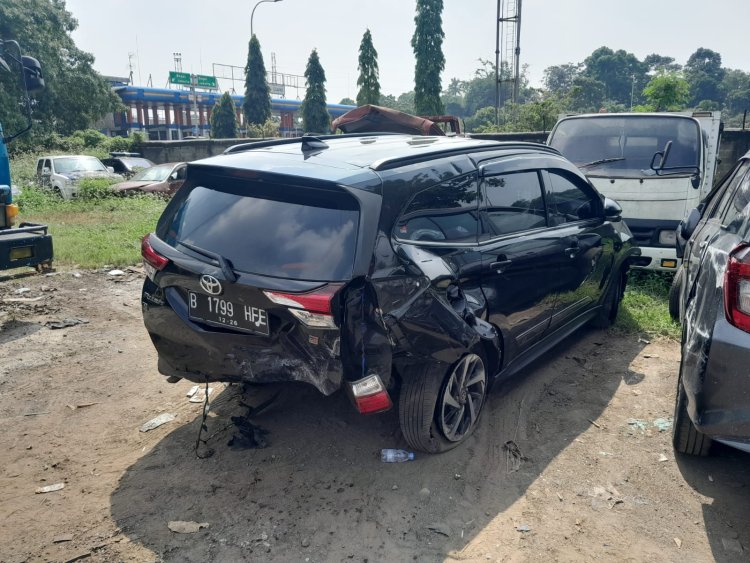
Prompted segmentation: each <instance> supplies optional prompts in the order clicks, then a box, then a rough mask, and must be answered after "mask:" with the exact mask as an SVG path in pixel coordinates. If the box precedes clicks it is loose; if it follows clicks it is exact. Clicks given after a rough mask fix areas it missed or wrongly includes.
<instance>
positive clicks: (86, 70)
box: [0, 0, 122, 134]
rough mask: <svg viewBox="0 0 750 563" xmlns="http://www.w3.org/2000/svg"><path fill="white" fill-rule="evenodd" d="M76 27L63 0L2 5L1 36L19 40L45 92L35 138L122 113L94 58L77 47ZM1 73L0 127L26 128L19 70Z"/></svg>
mask: <svg viewBox="0 0 750 563" xmlns="http://www.w3.org/2000/svg"><path fill="white" fill-rule="evenodd" d="M77 27H78V22H77V21H76V20H75V18H74V17H73V16H72V14H71V13H70V12H68V11H67V10H66V9H65V3H64V2H62V1H60V0H2V2H0V37H2V38H3V39H15V40H16V41H18V43H19V44H20V45H21V49H22V51H23V52H24V53H23V54H26V55H30V56H33V57H35V58H37V59H39V62H40V63H41V65H42V73H43V75H44V78H45V82H46V86H47V87H46V89H45V90H44V91H43V92H41V93H39V94H37V95H36V104H35V107H34V119H35V120H36V122H37V126H36V128H35V131H36V133H38V134H41V133H44V132H45V131H47V132H50V131H55V132H57V133H60V134H68V133H71V132H72V131H75V130H77V129H86V128H87V127H89V126H90V125H91V124H93V123H94V122H96V121H97V120H99V119H100V118H101V117H102V116H103V115H105V114H106V113H108V112H111V111H114V110H116V109H120V108H122V104H121V103H120V100H119V98H118V97H117V96H116V95H115V94H114V93H112V91H111V89H110V87H109V84H108V83H107V81H106V80H104V79H103V78H102V77H101V76H100V75H99V74H98V73H97V72H96V71H95V70H94V68H93V64H94V57H93V56H92V55H91V54H89V53H86V52H85V51H82V50H80V49H79V48H78V47H76V45H75V43H74V42H73V38H72V37H71V33H72V32H73V31H74V30H75V29H76V28H77ZM14 71H15V72H12V73H10V72H0V122H2V124H3V127H4V128H5V132H6V133H10V132H12V131H15V130H18V129H20V128H21V127H23V125H24V124H25V119H24V117H23V112H21V111H20V110H19V105H18V102H19V99H20V88H19V80H18V73H17V71H18V69H17V68H16V69H14Z"/></svg>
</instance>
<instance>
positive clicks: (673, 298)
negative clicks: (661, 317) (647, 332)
mask: <svg viewBox="0 0 750 563" xmlns="http://www.w3.org/2000/svg"><path fill="white" fill-rule="evenodd" d="M683 277H684V274H683V272H682V267H680V269H679V270H677V273H676V274H675V275H674V279H673V280H672V285H671V286H669V316H670V317H672V320H673V321H676V322H679V321H680V293H681V289H682V279H683Z"/></svg>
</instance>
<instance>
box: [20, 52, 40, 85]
mask: <svg viewBox="0 0 750 563" xmlns="http://www.w3.org/2000/svg"><path fill="white" fill-rule="evenodd" d="M21 64H22V65H23V80H24V83H25V84H26V90H27V91H28V92H29V94H33V93H35V92H41V91H42V90H44V77H43V76H42V65H40V64H39V61H38V60H36V59H35V58H34V57H27V56H26V55H24V56H23V57H21Z"/></svg>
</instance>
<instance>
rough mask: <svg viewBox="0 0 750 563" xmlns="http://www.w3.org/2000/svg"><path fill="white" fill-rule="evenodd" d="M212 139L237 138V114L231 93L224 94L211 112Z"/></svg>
mask: <svg viewBox="0 0 750 563" xmlns="http://www.w3.org/2000/svg"><path fill="white" fill-rule="evenodd" d="M211 138H212V139H235V138H237V114H236V113H235V107H234V100H232V96H230V95H229V92H224V95H223V96H222V97H221V98H219V101H218V102H216V105H215V106H214V109H213V111H212V112H211Z"/></svg>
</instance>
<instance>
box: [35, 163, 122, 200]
mask: <svg viewBox="0 0 750 563" xmlns="http://www.w3.org/2000/svg"><path fill="white" fill-rule="evenodd" d="M83 178H107V179H110V180H112V181H118V180H119V181H122V180H123V179H124V178H123V177H122V176H120V175H119V174H115V173H114V172H113V171H112V169H111V168H108V167H106V166H104V164H102V161H101V160H99V159H98V158H96V157H94V156H85V155H61V156H42V157H40V158H39V159H38V160H37V161H36V180H37V183H39V185H40V186H42V187H44V188H49V189H51V190H53V191H55V193H58V194H60V196H61V197H62V198H63V199H72V198H74V197H75V196H76V195H77V193H78V185H79V183H80V181H81V180H82V179H83Z"/></svg>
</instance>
